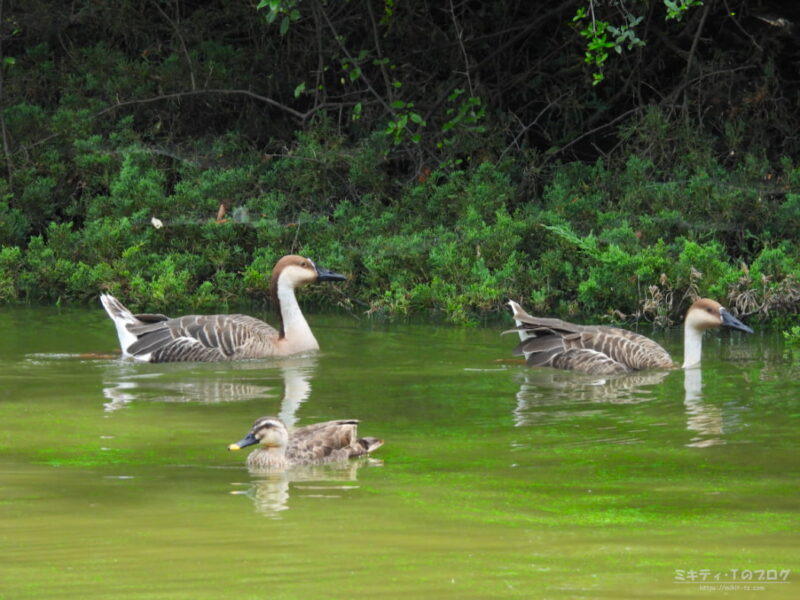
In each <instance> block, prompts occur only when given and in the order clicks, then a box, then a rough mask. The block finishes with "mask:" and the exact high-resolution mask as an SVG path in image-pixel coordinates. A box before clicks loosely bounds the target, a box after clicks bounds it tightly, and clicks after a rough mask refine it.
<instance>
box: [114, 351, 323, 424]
mask: <svg viewBox="0 0 800 600" xmlns="http://www.w3.org/2000/svg"><path fill="white" fill-rule="evenodd" d="M316 361H317V359H316V357H313V356H306V357H291V358H285V359H280V360H274V361H268V362H267V361H242V362H236V363H214V364H213V365H202V366H200V367H198V366H197V365H195V364H167V365H159V366H157V367H149V366H148V367H143V366H142V365H138V364H133V363H127V362H120V361H116V362H115V363H114V364H113V367H112V368H111V369H109V371H108V372H107V375H106V381H105V382H104V387H103V396H104V397H105V398H106V400H107V402H105V403H104V405H103V406H104V408H105V410H106V412H113V411H116V410H119V409H121V408H124V407H125V406H127V405H128V404H130V403H131V402H133V401H155V402H198V403H204V404H216V403H221V402H240V401H244V400H253V399H259V398H275V397H277V395H278V393H279V392H278V391H277V388H279V387H281V385H280V383H278V384H276V385H267V383H272V382H271V381H270V380H274V379H277V377H276V376H275V368H276V367H277V370H278V371H279V373H280V379H281V380H282V384H283V385H282V387H283V388H284V395H283V399H282V401H281V411H280V416H281V418H283V419H284V422H286V423H287V424H288V425H290V426H291V425H293V424H294V423H295V421H296V417H295V414H296V412H297V409H298V408H299V407H300V405H301V404H302V403H303V402H304V401H305V400H306V399H307V398H308V397H309V395H310V394H311V378H312V377H313V374H314V369H315V367H316ZM143 368H145V369H147V371H144V372H143V370H142V369H143ZM153 369H157V370H153ZM265 372H266V374H265ZM189 375H191V377H189Z"/></svg>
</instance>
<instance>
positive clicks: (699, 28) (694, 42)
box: [683, 2, 711, 117]
mask: <svg viewBox="0 0 800 600" xmlns="http://www.w3.org/2000/svg"><path fill="white" fill-rule="evenodd" d="M710 8H711V2H706V5H705V6H704V7H703V16H701V17H700V23H699V24H698V25H697V31H696V32H695V35H694V39H693V40H692V47H691V48H690V49H689V57H688V58H687V59H686V72H685V73H684V76H683V82H684V86H683V87H684V89H686V82H687V81H688V80H689V75H690V74H691V71H692V62H693V61H694V53H695V52H696V51H697V44H698V42H699V41H700V34H702V33H703V27H704V26H705V24H706V17H708V11H709V9H710ZM688 107H689V97H688V95H686V94H684V96H683V115H684V117H686V115H687V110H688Z"/></svg>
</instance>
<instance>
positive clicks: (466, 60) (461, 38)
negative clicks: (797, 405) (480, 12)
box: [450, 0, 475, 97]
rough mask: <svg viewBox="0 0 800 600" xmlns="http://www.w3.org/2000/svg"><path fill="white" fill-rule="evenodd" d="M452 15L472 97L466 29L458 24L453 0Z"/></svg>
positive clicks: (473, 92) (451, 1)
mask: <svg viewBox="0 0 800 600" xmlns="http://www.w3.org/2000/svg"><path fill="white" fill-rule="evenodd" d="M450 16H451V17H452V18H453V29H455V32H456V39H458V47H459V48H460V49H461V55H462V56H463V57H464V76H465V77H466V78H467V87H469V95H470V97H472V96H474V95H475V91H474V90H473V89H472V78H471V77H470V76H469V56H467V49H466V48H464V30H463V29H462V28H460V27H459V26H458V20H457V19H456V9H455V6H453V0H450Z"/></svg>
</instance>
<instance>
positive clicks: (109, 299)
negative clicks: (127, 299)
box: [100, 294, 141, 356]
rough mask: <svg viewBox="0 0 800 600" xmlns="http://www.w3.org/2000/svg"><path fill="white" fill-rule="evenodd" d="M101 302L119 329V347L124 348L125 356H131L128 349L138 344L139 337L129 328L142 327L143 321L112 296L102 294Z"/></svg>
mask: <svg viewBox="0 0 800 600" xmlns="http://www.w3.org/2000/svg"><path fill="white" fill-rule="evenodd" d="M100 302H101V303H102V305H103V308H105V309H106V312H107V313H108V316H109V317H111V320H112V321H114V325H115V327H116V328H117V337H119V345H120V347H121V348H122V354H123V356H131V354H130V353H129V352H128V348H130V346H131V344H133V343H134V342H136V340H137V339H138V337H137V336H136V335H134V334H133V333H131V332H130V331H129V330H128V326H129V325H140V324H141V321H139V319H137V318H136V317H135V316H134V315H133V313H132V312H131V311H129V310H128V309H127V308H125V305H124V304H122V302H120V301H119V300H117V299H116V298H114V296H112V295H111V294H100Z"/></svg>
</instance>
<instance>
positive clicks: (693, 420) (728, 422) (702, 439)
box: [683, 368, 740, 448]
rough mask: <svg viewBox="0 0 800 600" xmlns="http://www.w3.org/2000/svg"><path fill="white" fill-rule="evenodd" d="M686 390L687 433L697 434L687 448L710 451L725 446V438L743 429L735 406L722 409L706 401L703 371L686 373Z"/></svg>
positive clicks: (684, 381)
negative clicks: (710, 448) (740, 428)
mask: <svg viewBox="0 0 800 600" xmlns="http://www.w3.org/2000/svg"><path fill="white" fill-rule="evenodd" d="M683 387H684V391H685V396H684V402H683V404H684V406H685V407H686V429H688V430H689V431H690V432H691V433H692V434H693V436H692V438H691V439H690V440H689V443H687V444H686V445H687V446H689V447H692V448H707V447H709V446H718V445H720V444H724V443H725V437H724V436H725V435H729V434H730V433H732V432H734V431H736V430H737V429H739V427H740V418H739V411H738V410H736V409H735V408H734V407H732V406H725V407H720V406H716V405H714V404H709V403H708V402H705V401H704V400H703V372H702V370H701V369H699V368H696V369H685V371H684V380H683ZM725 408H727V409H728V410H724V409H725Z"/></svg>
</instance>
